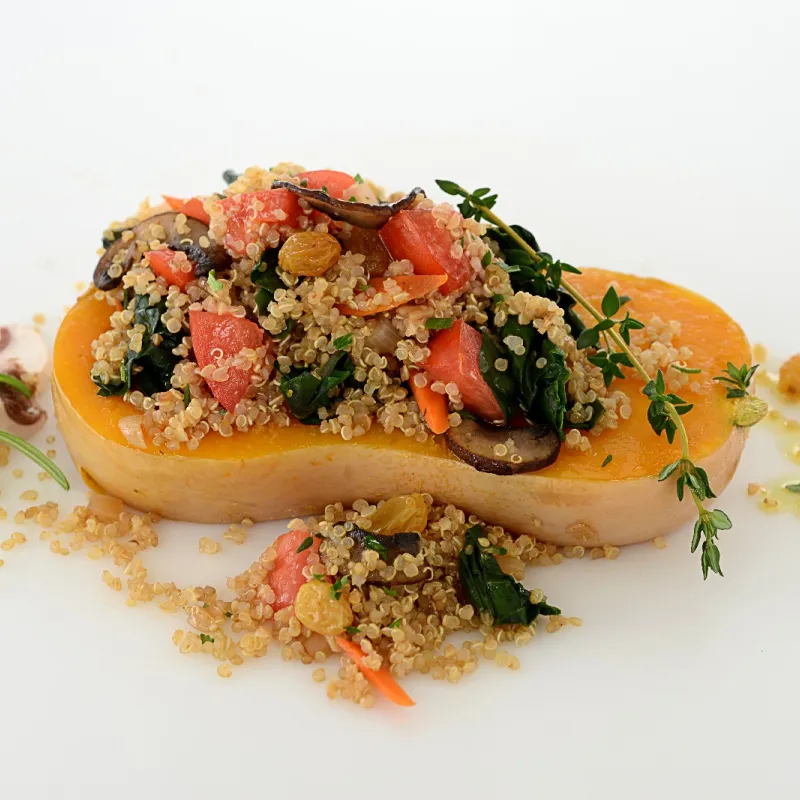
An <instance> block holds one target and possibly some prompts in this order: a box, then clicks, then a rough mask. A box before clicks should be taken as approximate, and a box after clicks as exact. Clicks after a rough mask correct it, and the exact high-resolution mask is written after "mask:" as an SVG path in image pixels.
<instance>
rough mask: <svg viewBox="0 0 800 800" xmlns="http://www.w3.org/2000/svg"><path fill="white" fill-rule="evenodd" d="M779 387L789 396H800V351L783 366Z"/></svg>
mask: <svg viewBox="0 0 800 800" xmlns="http://www.w3.org/2000/svg"><path fill="white" fill-rule="evenodd" d="M778 389H780V391H781V392H783V394H785V395H786V396H787V397H793V398H796V397H800V353H798V354H797V355H796V356H792V357H791V358H790V359H787V361H786V362H785V363H784V364H783V366H781V372H780V380H779V382H778Z"/></svg>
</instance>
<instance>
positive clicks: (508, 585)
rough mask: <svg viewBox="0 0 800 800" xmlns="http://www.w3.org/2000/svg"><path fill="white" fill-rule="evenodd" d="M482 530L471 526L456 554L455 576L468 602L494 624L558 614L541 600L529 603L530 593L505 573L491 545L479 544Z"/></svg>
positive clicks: (519, 621)
mask: <svg viewBox="0 0 800 800" xmlns="http://www.w3.org/2000/svg"><path fill="white" fill-rule="evenodd" d="M482 538H483V529H482V528H481V526H480V525H474V526H473V527H471V528H470V529H469V530H468V531H467V532H466V534H465V536H464V547H463V548H462V550H461V552H460V553H459V554H458V576H459V580H460V581H461V587H462V589H463V590H464V593H465V595H466V596H467V598H468V599H469V602H470V603H471V604H472V605H473V606H474V607H475V608H476V610H477V611H478V612H480V613H481V614H482V615H486V616H487V617H489V618H490V619H491V621H492V624H493V625H530V624H532V623H533V622H534V621H535V620H536V618H537V617H538V616H539V615H540V614H541V615H544V616H553V615H558V614H560V613H561V610H560V609H558V608H556V607H555V606H551V605H548V604H547V603H546V602H545V601H544V600H543V601H541V602H539V603H532V602H531V593H530V591H529V590H528V589H526V588H525V587H524V586H523V585H522V584H521V583H519V582H518V581H516V580H514V578H513V577H511V575H506V573H505V572H503V570H502V569H500V565H499V564H498V563H497V558H496V556H495V553H494V552H493V550H494V548H492V547H491V546H490V545H485V544H482V543H481V541H480V540H481V539H482Z"/></svg>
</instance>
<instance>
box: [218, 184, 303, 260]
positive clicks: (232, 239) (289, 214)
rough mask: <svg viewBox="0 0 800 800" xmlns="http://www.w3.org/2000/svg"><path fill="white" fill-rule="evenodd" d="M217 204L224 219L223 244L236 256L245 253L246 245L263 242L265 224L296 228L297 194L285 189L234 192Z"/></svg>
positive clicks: (297, 212) (300, 210)
mask: <svg viewBox="0 0 800 800" xmlns="http://www.w3.org/2000/svg"><path fill="white" fill-rule="evenodd" d="M220 205H221V206H222V208H223V210H224V212H225V216H226V218H227V230H226V231H225V247H227V248H228V250H229V251H230V252H231V253H233V254H234V255H237V256H240V257H243V256H245V255H247V245H248V244H259V245H263V244H264V242H265V234H266V233H267V232H268V231H267V230H266V229H268V228H269V227H281V226H283V225H287V226H289V227H292V228H296V227H298V218H299V217H300V216H301V215H302V213H303V210H302V209H301V208H300V204H299V203H298V202H297V197H296V196H295V195H293V194H292V193H291V192H290V191H289V190H288V189H267V190H265V191H260V192H249V193H247V194H235V195H234V196H233V197H226V198H225V199H224V200H222V201H221V202H220ZM262 225H263V226H265V229H264V228H262Z"/></svg>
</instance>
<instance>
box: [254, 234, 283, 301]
mask: <svg viewBox="0 0 800 800" xmlns="http://www.w3.org/2000/svg"><path fill="white" fill-rule="evenodd" d="M250 280H251V281H252V282H253V283H254V284H255V285H256V286H257V287H258V291H257V292H256V296H255V301H256V306H258V313H259V314H266V313H267V309H268V308H269V304H270V303H271V302H272V301H273V300H274V299H275V292H276V291H277V290H278V289H285V288H286V285H285V284H284V282H283V281H282V280H281V278H280V275H278V251H277V249H275V248H269V249H268V250H265V251H264V255H263V256H262V257H261V260H260V261H259V262H258V263H257V264H256V265H255V266H254V267H253V269H252V271H251V273H250Z"/></svg>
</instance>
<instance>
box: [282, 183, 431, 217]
mask: <svg viewBox="0 0 800 800" xmlns="http://www.w3.org/2000/svg"><path fill="white" fill-rule="evenodd" d="M272 188H273V189H288V190H289V191H290V192H293V193H294V194H296V195H298V197H303V198H305V199H306V200H307V201H308V204H309V205H310V206H311V207H312V208H316V209H317V211H322V212H324V213H325V214H327V215H328V216H329V217H333V219H338V220H341V221H342V222H349V223H350V224H351V225H355V226H356V227H358V228H380V227H381V226H382V225H383V224H384V223H385V222H387V221H388V220H389V219H390V218H391V217H393V216H394V215H395V214H397V213H398V212H399V211H404V210H405V209H407V208H409V207H410V206H411V205H412V203H413V202H414V200H415V199H416V198H417V197H418V196H419V195H424V194H425V192H424V191H422V189H420V188H419V187H417V188H416V189H412V190H411V191H410V192H409V193H408V194H407V195H406V196H405V197H401V198H400V199H399V200H397V201H395V202H394V203H378V204H372V203H350V202H348V201H347V200H337V199H336V198H335V197H331V196H330V195H329V194H328V193H327V192H323V191H322V190H320V189H307V188H305V187H304V186H298V185H297V184H296V183H291V182H290V181H274V182H273V184H272Z"/></svg>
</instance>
